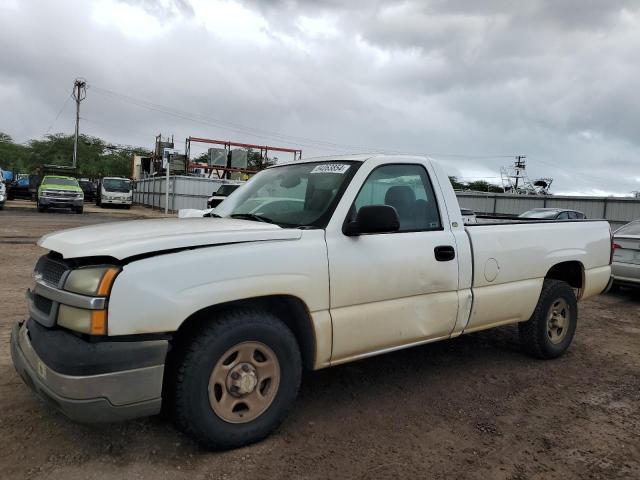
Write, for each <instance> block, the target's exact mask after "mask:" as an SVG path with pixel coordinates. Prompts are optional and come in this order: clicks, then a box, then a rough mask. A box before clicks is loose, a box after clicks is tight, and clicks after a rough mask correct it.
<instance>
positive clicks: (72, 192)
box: [37, 175, 84, 213]
mask: <svg viewBox="0 0 640 480" xmlns="http://www.w3.org/2000/svg"><path fill="white" fill-rule="evenodd" d="M37 202H38V203H37V206H38V211H39V212H44V211H45V210H47V209H49V208H70V209H71V210H73V211H74V212H76V213H82V210H83V207H84V194H83V193H82V189H81V188H80V185H79V184H78V181H77V180H76V179H75V178H73V177H63V176H59V175H46V176H45V177H44V178H43V179H42V183H41V184H40V186H39V187H38V199H37Z"/></svg>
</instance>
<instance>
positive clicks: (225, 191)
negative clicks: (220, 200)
mask: <svg viewBox="0 0 640 480" xmlns="http://www.w3.org/2000/svg"><path fill="white" fill-rule="evenodd" d="M239 186H240V185H221V186H220V188H219V189H218V190H217V191H216V192H215V193H214V195H220V196H221V197H226V196H228V195H231V193H232V192H233V191H234V190H235V189H237V188H238V187H239Z"/></svg>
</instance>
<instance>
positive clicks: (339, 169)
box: [310, 163, 351, 174]
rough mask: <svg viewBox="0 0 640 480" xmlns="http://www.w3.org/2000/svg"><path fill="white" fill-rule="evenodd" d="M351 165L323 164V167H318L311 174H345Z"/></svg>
mask: <svg viewBox="0 0 640 480" xmlns="http://www.w3.org/2000/svg"><path fill="white" fill-rule="evenodd" d="M350 166H351V165H346V164H344V163H323V164H322V165H317V166H316V167H315V168H314V169H313V170H311V172H310V173H340V174H343V173H345V172H346V171H347V170H349V167H350Z"/></svg>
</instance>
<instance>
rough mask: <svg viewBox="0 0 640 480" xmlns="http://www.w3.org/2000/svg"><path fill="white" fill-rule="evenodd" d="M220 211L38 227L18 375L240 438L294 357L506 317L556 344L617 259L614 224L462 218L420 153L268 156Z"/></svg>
mask: <svg viewBox="0 0 640 480" xmlns="http://www.w3.org/2000/svg"><path fill="white" fill-rule="evenodd" d="M214 212H215V213H212V215H211V216H212V217H213V218H211V217H208V218H191V219H182V220H181V219H159V220H140V221H129V222H121V223H111V224H102V225H96V226H90V227H83V228H77V229H72V230H67V231H63V232H58V233H52V234H49V235H46V236H45V237H43V238H42V239H41V240H40V242H39V244H40V245H41V246H42V247H44V248H46V249H48V250H49V253H48V254H47V255H45V256H43V257H42V258H41V259H40V260H39V261H38V264H37V265H36V268H35V272H34V279H35V284H34V287H33V289H31V290H30V291H29V292H28V298H29V317H28V320H26V321H24V322H20V323H18V324H16V326H15V328H14V330H13V333H12V338H11V345H12V357H13V362H14V365H15V367H16V369H17V371H18V372H19V373H20V375H21V377H22V378H23V379H24V381H25V383H26V384H27V385H29V386H30V387H31V388H33V389H34V390H35V391H36V392H37V393H38V394H39V395H40V396H41V397H43V398H44V399H46V400H47V401H49V402H50V403H51V404H53V405H55V406H56V407H57V408H58V409H60V410H61V411H62V412H64V413H65V414H66V415H68V416H69V417H72V418H74V419H76V420H80V421H113V420H121V419H128V418H133V417H139V416H145V415H153V414H156V413H158V412H160V410H161V406H163V407H164V409H165V410H166V411H167V412H170V413H171V414H172V415H173V417H174V418H175V421H176V423H177V425H178V426H179V427H181V428H182V429H184V430H185V431H186V432H187V433H188V434H190V435H191V436H193V437H194V438H195V439H197V440H198V441H199V442H200V443H202V444H203V445H204V446H206V447H208V448H212V449H220V448H232V447H236V446H239V445H243V444H247V443H250V442H253V441H256V440H258V439H261V438H263V437H265V436H266V435H268V434H269V433H270V432H272V431H273V430H274V429H275V428H276V427H277V426H278V425H279V424H280V422H281V421H282V420H283V419H284V418H285V415H286V414H287V412H288V411H289V409H290V408H291V407H292V405H293V403H294V400H295V398H296V395H297V392H298V387H299V385H300V378H301V372H302V370H303V369H308V370H314V369H321V368H324V367H330V366H333V365H338V364H341V363H345V362H350V361H353V360H358V359H362V358H365V357H369V356H372V355H377V354H380V353H386V352H391V351H393V350H397V349H400V348H405V347H411V346H416V345H421V344H425V343H428V342H433V341H436V340H445V339H449V338H453V337H457V336H458V335H461V334H463V333H471V332H477V331H479V330H484V329H487V328H492V327H497V326H500V325H507V324H514V323H519V333H520V336H521V340H522V345H523V347H524V349H525V350H526V351H528V352H529V353H531V354H532V355H534V356H536V357H539V358H543V359H550V358H554V357H557V356H559V355H561V354H562V353H563V352H564V351H565V350H566V349H567V348H568V347H569V345H570V343H571V341H572V338H573V336H574V333H575V331H576V323H577V317H578V310H577V301H578V300H584V299H586V298H589V297H591V296H593V295H597V294H599V293H600V292H602V291H603V290H604V289H605V288H606V287H607V285H608V282H609V281H610V275H611V267H610V263H611V237H610V229H609V225H608V223H607V222H605V221H566V222H549V221H526V222H515V223H500V224H476V225H472V226H471V225H470V226H467V227H465V226H464V225H463V220H462V216H461V213H460V208H459V206H458V203H457V200H456V197H455V195H454V191H453V189H452V188H451V185H450V183H449V180H448V178H447V176H446V175H445V174H444V173H443V171H442V170H441V169H440V168H439V166H438V165H437V164H436V163H435V162H433V161H431V160H429V159H427V158H423V157H407V156H383V155H375V156H345V157H333V158H323V159H315V160H307V161H299V162H294V163H290V164H286V165H281V166H276V167H272V168H269V169H267V170H264V171H262V172H260V173H259V174H257V175H255V176H254V177H253V178H252V179H251V180H250V181H249V182H248V183H247V184H246V185H245V186H244V187H243V188H241V189H239V190H237V191H236V192H234V193H232V194H231V195H230V196H229V197H228V198H227V200H225V201H224V202H223V203H222V204H221V205H220V207H218V208H217V209H216V210H215V211H214Z"/></svg>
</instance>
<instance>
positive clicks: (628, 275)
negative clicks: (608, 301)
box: [611, 220, 640, 287]
mask: <svg viewBox="0 0 640 480" xmlns="http://www.w3.org/2000/svg"><path fill="white" fill-rule="evenodd" d="M613 244H614V245H613V246H614V251H613V263H612V265H611V266H612V267H613V268H612V270H613V282H614V285H630V286H638V287H640V220H635V221H633V222H631V223H627V224H626V225H625V226H624V227H620V228H619V229H618V230H616V231H615V232H614V233H613Z"/></svg>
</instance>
